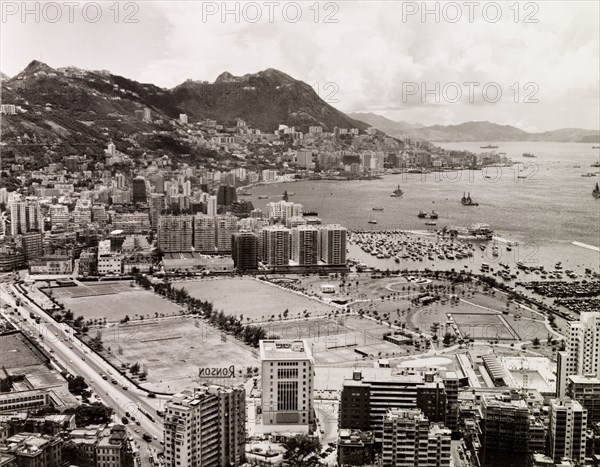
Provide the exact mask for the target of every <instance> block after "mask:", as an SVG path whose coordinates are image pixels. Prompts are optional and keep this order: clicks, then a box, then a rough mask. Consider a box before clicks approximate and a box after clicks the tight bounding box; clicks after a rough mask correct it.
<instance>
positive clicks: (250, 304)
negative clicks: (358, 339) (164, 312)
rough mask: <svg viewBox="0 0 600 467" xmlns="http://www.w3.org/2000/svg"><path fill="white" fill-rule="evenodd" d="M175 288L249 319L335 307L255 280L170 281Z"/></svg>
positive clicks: (313, 312) (317, 312)
mask: <svg viewBox="0 0 600 467" xmlns="http://www.w3.org/2000/svg"><path fill="white" fill-rule="evenodd" d="M173 285H174V286H175V287H183V288H185V289H186V290H187V291H188V292H189V293H190V295H191V296H192V297H197V298H199V299H202V300H208V301H211V302H213V303H214V305H215V307H216V308H217V309H218V310H223V311H224V312H225V314H231V315H236V316H239V315H244V322H245V323H246V322H248V320H247V319H246V318H250V322H264V321H268V320H269V319H274V320H277V319H279V314H281V313H283V312H284V311H285V310H286V309H287V310H288V316H289V317H300V316H303V315H304V311H305V310H306V311H308V312H309V313H310V315H311V316H316V315H325V314H327V313H329V312H330V311H332V310H335V309H337V308H335V307H332V306H327V305H326V304H324V303H322V302H320V301H318V300H313V299H310V298H308V297H305V296H303V295H300V294H296V293H294V292H291V291H288V290H285V289H283V288H281V287H277V286H274V285H269V284H265V283H263V282H260V281H258V280H255V279H250V278H247V277H242V278H237V277H236V278H215V279H201V280H191V281H179V282H173Z"/></svg>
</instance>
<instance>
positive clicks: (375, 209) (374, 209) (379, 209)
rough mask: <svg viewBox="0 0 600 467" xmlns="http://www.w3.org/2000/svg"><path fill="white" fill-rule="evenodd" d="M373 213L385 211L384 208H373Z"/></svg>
mask: <svg viewBox="0 0 600 467" xmlns="http://www.w3.org/2000/svg"><path fill="white" fill-rule="evenodd" d="M372 210H373V211H383V208H373V209H372Z"/></svg>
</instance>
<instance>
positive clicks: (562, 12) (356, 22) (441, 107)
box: [0, 1, 600, 130]
mask: <svg viewBox="0 0 600 467" xmlns="http://www.w3.org/2000/svg"><path fill="white" fill-rule="evenodd" d="M251 3H253V4H254V5H255V6H254V7H253V8H255V10H256V6H258V7H259V8H260V11H261V13H262V18H261V20H260V21H258V22H255V23H252V22H250V21H248V19H249V18H250V17H251V16H252V17H253V16H254V12H253V11H252V9H251V7H250V6H248V5H249V4H251ZM487 3H489V2H481V7H478V8H476V10H475V16H474V21H473V22H472V23H471V22H469V21H468V20H467V13H468V10H467V9H466V7H465V6H464V3H463V2H457V4H459V5H463V10H462V14H463V17H462V19H461V21H459V22H457V23H451V22H448V21H445V20H444V17H441V18H440V21H439V22H435V21H434V18H433V16H432V15H429V16H427V18H426V19H427V21H425V22H423V21H422V19H421V17H420V15H414V16H410V17H408V18H407V21H406V22H403V21H402V11H403V10H402V9H403V7H404V8H405V9H406V8H407V6H413V3H412V2H378V1H369V2H354V1H353V2H321V3H319V4H315V3H312V2H298V3H297V4H296V5H299V6H300V10H301V13H302V18H301V19H300V20H299V21H297V22H291V20H290V18H291V16H290V15H291V14H292V13H294V8H296V7H295V6H294V5H293V2H279V5H278V6H277V7H276V8H275V9H274V10H273V21H272V22H271V21H269V19H268V15H269V10H268V7H267V4H266V3H264V2H237V3H236V2H229V3H228V4H227V5H226V8H227V9H228V10H229V11H230V13H229V14H228V15H226V16H225V17H224V18H223V17H222V16H221V13H222V12H223V10H224V8H223V7H224V4H223V3H222V2H144V3H139V12H138V13H137V19H139V22H138V23H136V24H124V23H122V22H115V21H111V20H109V19H112V18H110V16H109V13H110V12H109V11H107V10H105V11H106V14H107V16H108V18H103V21H102V22H101V23H100V24H90V23H86V22H82V21H79V22H76V24H74V25H69V24H67V25H65V24H63V25H62V26H60V25H59V26H57V25H50V24H43V23H42V24H35V23H27V24H24V23H20V22H11V21H9V22H7V23H6V24H5V25H3V26H6V27H5V28H4V29H5V31H4V32H3V33H2V39H3V41H2V56H3V57H4V58H3V59H2V63H0V69H2V70H3V71H4V72H6V73H8V74H15V73H17V72H18V71H19V70H20V69H21V68H23V67H24V66H25V65H26V63H27V62H28V61H29V60H31V59H34V58H37V59H39V58H40V55H41V56H42V57H43V58H44V60H45V61H47V62H48V63H49V64H50V65H51V66H66V65H75V66H80V67H85V68H106V69H109V70H111V71H113V72H116V73H119V74H122V75H124V76H127V77H130V78H132V79H137V80H140V81H144V82H152V83H155V84H157V85H160V86H164V87H173V86H176V85H178V84H180V83H181V82H183V81H184V80H185V79H197V80H211V81H212V80H214V79H215V78H216V77H217V76H218V75H219V74H220V73H221V72H223V71H225V70H227V71H229V72H231V73H233V74H234V75H241V74H245V73H253V72H256V71H259V70H262V69H266V68H277V69H280V70H282V71H284V72H286V73H288V74H290V75H291V76H293V77H295V78H297V79H301V80H303V81H305V82H307V83H308V84H311V85H313V86H315V88H316V89H320V90H321V91H322V90H323V88H324V87H325V86H328V83H334V85H335V89H336V91H335V93H334V94H335V95H334V96H333V98H334V99H336V100H337V102H336V103H334V105H335V106H336V107H338V108H339V109H340V110H343V111H346V112H352V111H371V110H373V111H379V113H382V114H383V115H385V116H387V117H389V118H394V119H399V120H404V121H420V122H423V123H425V124H435V123H461V122H463V121H470V120H490V121H495V122H498V123H511V122H519V124H520V125H521V126H522V127H527V128H529V129H536V130H546V129H553V128H558V127H586V128H598V127H599V126H600V122H599V116H598V106H599V105H600V99H599V94H598V84H599V81H600V76H599V72H598V70H599V68H600V66H599V59H598V57H599V55H600V51H599V48H600V46H599V37H598V35H599V30H598V24H597V18H598V15H599V14H600V10H599V4H598V3H597V2H585V1H582V2H538V3H534V4H533V5H534V7H535V5H537V7H538V10H537V11H535V10H534V9H533V8H534V7H527V9H526V7H525V5H526V4H525V3H522V2H521V3H519V4H518V7H519V21H517V22H515V21H514V19H515V18H514V14H515V10H514V8H513V10H511V9H510V7H511V4H509V3H502V10H501V12H502V18H501V19H500V21H498V22H497V23H492V22H489V21H486V20H485V19H484V17H483V14H482V9H483V7H484V6H485V5H486V4H487ZM531 3H532V2H530V4H531ZM106 5H107V7H106V8H108V5H109V4H106ZM315 5H317V6H318V7H315ZM414 5H417V7H420V5H422V2H417V3H415V4H414ZM427 5H428V8H434V5H439V8H440V11H443V9H444V8H445V6H444V5H446V4H444V3H439V4H438V3H434V2H430V3H428V4H427ZM207 7H216V8H218V12H217V14H214V15H209V16H205V17H204V20H203V8H204V13H206V8H207ZM446 8H447V9H448V7H446ZM236 9H237V10H238V12H239V15H238V17H237V18H236V15H235V14H234V13H231V11H234V10H236ZM284 11H286V12H287V16H286V13H284ZM317 12H318V17H317V16H316V15H317ZM244 13H245V16H244ZM447 13H448V14H450V13H452V12H451V11H449V10H448V11H447ZM532 13H533V17H534V19H537V21H538V22H537V23H525V22H524V19H525V17H526V15H527V14H530V15H531V14H532ZM286 18H287V19H286ZM326 18H329V19H330V20H331V19H333V20H337V22H325V19H326ZM223 19H224V20H225V21H223ZM250 19H251V18H250ZM73 37H76V38H77V41H76V43H75V44H74V41H73ZM5 38H6V39H8V40H4V39H5ZM7 44H8V45H7ZM5 52H7V53H5ZM5 64H6V66H5ZM409 82H415V83H419V85H420V86H421V83H424V86H425V87H426V88H427V89H432V88H434V87H435V85H436V83H438V85H439V86H440V89H443V87H444V85H447V84H448V83H450V82H455V83H459V85H461V88H462V91H463V92H468V88H466V87H464V85H463V83H465V82H477V83H479V86H478V89H479V90H480V89H481V88H482V87H483V85H485V84H486V83H498V85H499V86H500V87H501V89H502V99H501V100H500V101H499V102H497V103H490V102H488V101H487V100H486V99H485V97H484V96H483V95H482V94H481V92H480V91H478V92H476V93H475V99H474V100H473V102H469V99H468V96H467V95H463V96H462V99H459V101H458V102H456V103H451V102H448V101H444V99H442V101H441V102H440V103H439V104H435V103H432V102H431V100H429V101H425V102H423V99H422V98H420V95H419V96H417V98H415V97H414V96H412V97H411V98H409V99H407V98H406V96H405V93H403V83H409ZM515 83H517V84H515ZM526 83H535V86H532V85H528V86H526ZM328 89H329V90H331V89H333V87H332V86H331V85H329V88H328ZM536 89H537V91H536V92H535V96H534V97H535V98H537V99H538V100H539V102H538V103H524V102H523V100H524V99H525V97H527V96H528V95H531V93H532V92H533V91H534V90H536ZM517 90H518V94H517ZM328 96H329V94H328ZM321 97H324V94H323V92H321ZM329 97H331V96H329ZM515 98H516V99H517V100H518V101H519V102H517V103H515V102H514V100H515ZM380 109H384V110H380Z"/></svg>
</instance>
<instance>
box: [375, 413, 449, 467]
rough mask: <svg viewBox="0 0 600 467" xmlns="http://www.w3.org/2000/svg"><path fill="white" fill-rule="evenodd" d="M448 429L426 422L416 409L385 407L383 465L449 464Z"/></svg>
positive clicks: (443, 466) (437, 466)
mask: <svg viewBox="0 0 600 467" xmlns="http://www.w3.org/2000/svg"><path fill="white" fill-rule="evenodd" d="M450 435H451V433H450V430H448V429H447V428H444V427H443V426H441V425H437V424H433V425H432V426H431V427H430V426H429V420H428V419H427V417H426V416H425V415H424V414H423V412H421V411H420V410H419V409H389V411H388V412H387V413H386V416H385V419H384V421H383V442H382V456H381V457H382V460H383V466H384V467H423V466H426V467H450V465H451V457H452V456H451V452H450V449H451V446H450V443H451V438H450Z"/></svg>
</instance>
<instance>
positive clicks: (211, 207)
mask: <svg viewBox="0 0 600 467" xmlns="http://www.w3.org/2000/svg"><path fill="white" fill-rule="evenodd" d="M206 215H208V216H216V215H217V197H216V196H214V195H211V196H209V197H208V199H207V200H206Z"/></svg>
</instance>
